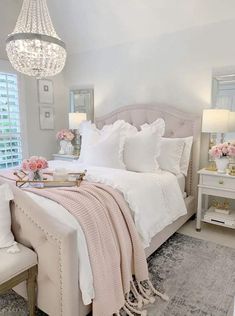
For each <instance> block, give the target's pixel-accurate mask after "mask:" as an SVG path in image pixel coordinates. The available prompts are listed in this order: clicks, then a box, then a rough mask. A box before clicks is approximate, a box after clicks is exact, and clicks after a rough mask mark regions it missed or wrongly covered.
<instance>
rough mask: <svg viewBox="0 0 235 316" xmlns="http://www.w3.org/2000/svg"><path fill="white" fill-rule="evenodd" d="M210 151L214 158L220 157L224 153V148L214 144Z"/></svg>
mask: <svg viewBox="0 0 235 316" xmlns="http://www.w3.org/2000/svg"><path fill="white" fill-rule="evenodd" d="M209 153H210V155H211V156H212V157H214V158H220V157H221V156H222V155H223V153H222V150H221V149H220V148H219V146H213V147H212V148H211V150H210V151H209Z"/></svg>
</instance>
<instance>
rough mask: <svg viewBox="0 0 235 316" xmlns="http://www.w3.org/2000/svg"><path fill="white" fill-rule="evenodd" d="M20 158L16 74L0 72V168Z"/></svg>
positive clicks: (18, 160)
mask: <svg viewBox="0 0 235 316" xmlns="http://www.w3.org/2000/svg"><path fill="white" fill-rule="evenodd" d="M21 160H22V142H21V129H20V109H19V94H18V81H17V75H15V74H8V73H2V72H0V169H4V168H9V167H14V166H18V165H19V164H20V163H21Z"/></svg>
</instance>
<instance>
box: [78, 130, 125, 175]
mask: <svg viewBox="0 0 235 316" xmlns="http://www.w3.org/2000/svg"><path fill="white" fill-rule="evenodd" d="M124 141H125V138H124V137H121V136H120V134H119V132H118V131H116V132H113V133H110V134H108V135H104V136H101V137H100V140H99V141H97V142H96V143H94V144H88V145H87V146H86V150H85V151H84V155H83V159H84V162H85V163H86V164H88V165H92V166H99V167H107V168H115V169H125V165H124V163H123V147H124Z"/></svg>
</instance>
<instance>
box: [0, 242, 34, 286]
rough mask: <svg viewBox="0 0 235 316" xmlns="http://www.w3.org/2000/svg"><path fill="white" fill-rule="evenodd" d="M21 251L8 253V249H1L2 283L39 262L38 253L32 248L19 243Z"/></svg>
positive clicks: (0, 280)
mask: <svg viewBox="0 0 235 316" xmlns="http://www.w3.org/2000/svg"><path fill="white" fill-rule="evenodd" d="M17 246H18V247H19V248H20V252H17V253H13V254H12V253H7V250H6V249H4V248H3V249H0V284H2V283H4V282H6V281H8V280H10V279H12V278H13V277H15V276H17V275H18V274H20V273H21V272H24V271H26V270H28V269H29V268H31V267H33V266H35V265H36V264H37V254H36V253H35V252H34V251H32V250H31V249H29V248H27V247H25V246H23V245H21V244H17Z"/></svg>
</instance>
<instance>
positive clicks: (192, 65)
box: [65, 20, 235, 116]
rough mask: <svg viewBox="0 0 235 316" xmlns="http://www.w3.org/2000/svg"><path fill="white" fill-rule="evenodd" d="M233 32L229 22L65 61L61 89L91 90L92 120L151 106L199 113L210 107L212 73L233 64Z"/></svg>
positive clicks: (92, 52) (90, 53)
mask: <svg viewBox="0 0 235 316" xmlns="http://www.w3.org/2000/svg"><path fill="white" fill-rule="evenodd" d="M234 29H235V20H231V21H226V22H221V23H216V24H210V25H207V26H201V27H194V28H191V29H187V30H184V31H180V32H176V33H171V34H165V35H162V36H161V37H158V38H149V39H145V40H138V41H133V42H129V43H126V44H122V45H119V46H114V47H107V48H104V49H100V50H93V51H90V52H86V53H85V52H84V53H80V54H76V55H71V56H69V58H68V63H67V66H66V70H65V78H66V83H67V84H68V85H69V86H76V85H86V84H87V85H93V86H94V87H95V111H96V115H97V116H100V115H103V114H105V113H107V112H109V111H112V110H113V109H115V108H117V107H119V106H121V105H125V104H132V103H140V102H146V103H147V102H154V101H158V102H159V101H162V102H165V103H168V104H171V105H174V106H176V107H179V108H181V109H185V110H187V111H190V112H195V113H201V112H202V109H203V108H205V107H209V106H210V99H211V74H212V69H213V68H215V67H222V66H227V65H232V64H235V42H234V40H233V33H234V31H233V30H234Z"/></svg>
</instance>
